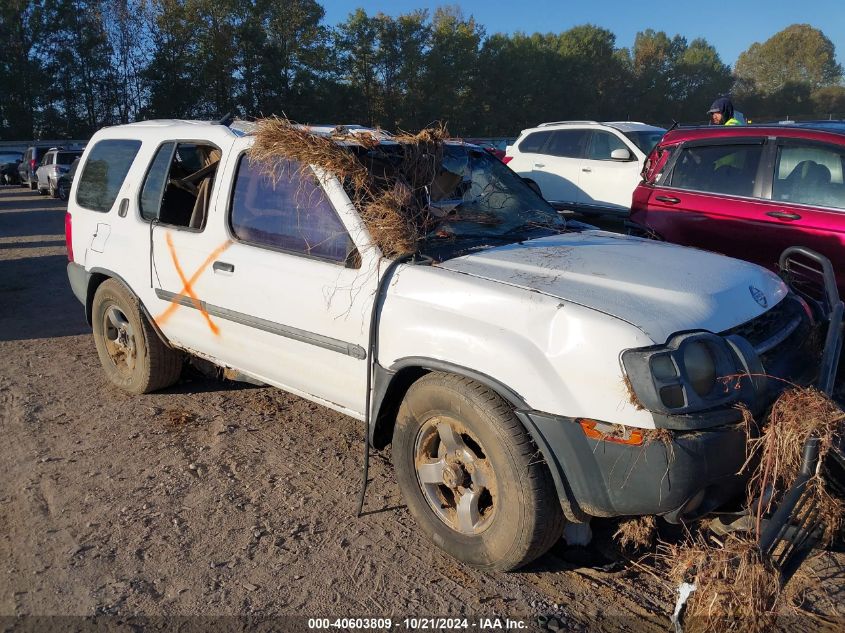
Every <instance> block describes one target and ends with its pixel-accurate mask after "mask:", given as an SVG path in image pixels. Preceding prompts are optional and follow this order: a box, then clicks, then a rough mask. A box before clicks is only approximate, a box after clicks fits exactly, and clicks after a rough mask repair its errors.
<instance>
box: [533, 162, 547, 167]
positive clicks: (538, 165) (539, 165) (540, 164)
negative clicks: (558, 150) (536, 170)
mask: <svg viewBox="0 0 845 633" xmlns="http://www.w3.org/2000/svg"><path fill="white" fill-rule="evenodd" d="M545 166H546V163H534V167H545Z"/></svg>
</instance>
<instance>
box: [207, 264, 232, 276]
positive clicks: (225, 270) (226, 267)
mask: <svg viewBox="0 0 845 633" xmlns="http://www.w3.org/2000/svg"><path fill="white" fill-rule="evenodd" d="M211 267H212V268H213V269H214V272H216V273H222V274H226V275H231V274H232V273H233V272H235V265H234V264H229V263H226V262H214V264H213V265H212V266H211Z"/></svg>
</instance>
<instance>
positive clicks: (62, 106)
mask: <svg viewBox="0 0 845 633" xmlns="http://www.w3.org/2000/svg"><path fill="white" fill-rule="evenodd" d="M104 4H105V3H104V1H103V0H87V1H86V0H49V1H48V2H47V3H45V20H46V22H47V24H49V29H48V30H46V31H45V33H44V35H43V36H42V38H41V39H40V40H39V43H38V49H37V50H38V54H39V55H40V57H41V58H42V60H43V62H42V64H43V67H44V72H45V74H46V76H47V77H49V78H50V82H49V85H47V86H46V87H45V90H44V93H43V95H44V109H43V112H42V113H41V117H42V120H41V126H42V128H43V132H44V134H45V135H48V136H56V135H65V136H69V137H79V136H87V135H89V134H92V133H93V132H94V131H96V130H97V129H99V128H100V127H102V126H103V125H105V124H110V123H112V112H113V103H112V102H111V97H113V95H114V93H113V91H112V90H111V88H110V84H111V80H112V60H111V55H112V50H111V46H110V44H109V41H108V37H107V34H106V29H105V22H104V17H103V7H104Z"/></svg>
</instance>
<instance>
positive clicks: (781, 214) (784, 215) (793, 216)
mask: <svg viewBox="0 0 845 633" xmlns="http://www.w3.org/2000/svg"><path fill="white" fill-rule="evenodd" d="M766 215H768V216H769V217H770V218H777V219H778V220H788V221H789V222H792V221H793V220H800V219H801V216H800V215H798V214H797V213H788V212H786V211H769V212H767V213H766Z"/></svg>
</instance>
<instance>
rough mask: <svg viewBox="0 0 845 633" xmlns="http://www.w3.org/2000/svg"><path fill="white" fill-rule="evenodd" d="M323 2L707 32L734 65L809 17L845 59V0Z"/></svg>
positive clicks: (546, 24) (630, 29) (341, 13)
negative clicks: (754, 46) (759, 44)
mask: <svg viewBox="0 0 845 633" xmlns="http://www.w3.org/2000/svg"><path fill="white" fill-rule="evenodd" d="M320 4H322V5H323V7H325V9H326V18H325V21H326V23H328V24H330V25H332V26H334V25H336V24H338V23H339V22H343V21H344V20H345V19H346V17H347V16H348V15H349V13H350V12H352V11H354V10H355V9H357V8H358V7H363V8H364V9H365V10H366V11H367V13H368V14H369V15H374V14H376V13H379V12H382V13H386V14H388V15H399V14H402V13H407V12H409V11H413V10H414V9H423V8H425V9H429V10H430V11H433V10H434V9H435V8H436V7H438V6H442V5H444V4H457V5H459V6H460V7H461V8H462V9H463V12H464V15H467V16H469V15H473V16H474V17H475V19H476V20H477V21H478V22H479V23H480V24H482V25H483V26H484V28H485V29H486V31H487V33H513V32H515V31H523V32H526V33H534V32H535V31H540V32H543V33H545V32H549V31H552V32H560V31H565V30H567V29H568V28H570V27H572V26H576V25H578V24H586V23H590V24H595V25H597V26H601V27H604V28H606V29H609V30H610V31H612V32H613V33H615V34H616V44H617V46H620V47H630V46H632V45H633V43H634V37H635V36H636V34H637V32H638V31H642V30H645V29H648V28H652V29H654V30H656V31H666V32H667V33H668V34H669V35H670V36H672V35H675V34H679V35H682V36H684V37H686V38H687V40H688V41H691V40H693V39H695V38H696V37H703V38H705V39H706V40H707V41H708V42H710V43H711V44H712V45H713V46H715V47H716V50H717V51H719V55H721V57H722V61H724V62H725V63H727V64H730V65H733V64H734V63H735V62H736V58H737V57H738V56H739V54H740V53H741V52H742V51H744V50H745V49H747V48H748V47H749V46H750V45H751V44H753V43H754V42H763V41H765V40H767V39H768V38H769V37H771V36H772V35H774V34H775V33H777V32H778V31H780V30H781V29H783V28H785V27H787V26H789V25H790V24H795V23H807V24H810V25H812V26H814V27H816V28H818V29H821V30H822V31H823V32H824V34H825V35H827V37H828V38H829V39H830V40H831V41H832V42H833V44H834V45H835V46H836V57H837V59H838V61H839V62H840V63H841V62H843V60H845V0H734V1H731V0H721V1H716V2H713V1H711V2H707V1H705V0H697V1H690V0H676V1H675V2H674V3H668V2H664V1H660V0H657V1H655V0H651V1H650V2H646V1H644V0H639V1H637V0H604V1H592V2H591V1H589V0H586V1H585V0H578V1H573V0H558V1H557V2H553V1H551V0H540V1H531V0H463V1H461V2H425V1H424V0H367V1H366V2H364V1H362V0H358V1H355V0H320Z"/></svg>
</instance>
